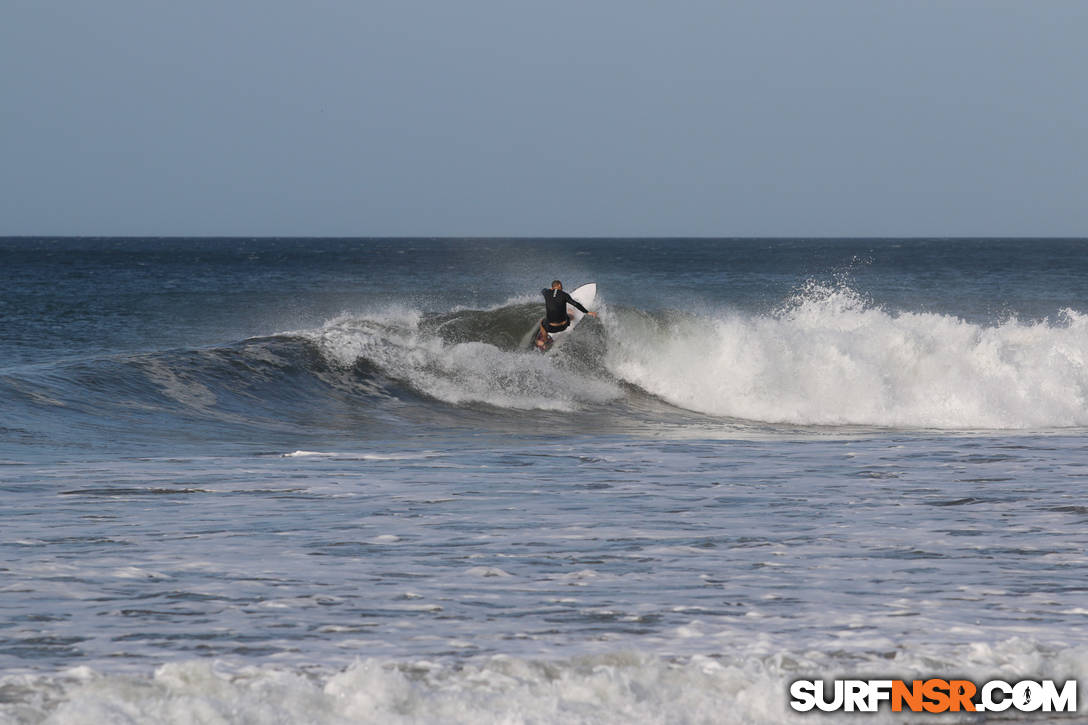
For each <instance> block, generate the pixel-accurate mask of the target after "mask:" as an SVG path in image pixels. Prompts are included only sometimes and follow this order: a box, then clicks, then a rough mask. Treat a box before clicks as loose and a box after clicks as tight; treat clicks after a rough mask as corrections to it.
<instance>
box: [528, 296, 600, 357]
mask: <svg viewBox="0 0 1088 725" xmlns="http://www.w3.org/2000/svg"><path fill="white" fill-rule="evenodd" d="M540 294H542V295H544V310H545V315H544V318H543V319H541V320H540V333H539V334H537V336H536V342H535V344H536V346H537V348H538V349H539V350H540V351H541V352H543V351H545V350H547V349H548V347H549V344H550V343H551V341H552V338H551V335H550V334H549V333H552V332H562V331H563V330H565V329H567V328H568V327H570V316H569V315H567V305H570V306H572V307H574V308H575V309H579V310H581V311H582V312H584V313H586V314H587V315H589V316H591V317H596V316H597V313H596V312H590V311H589V310H587V309H586V308H585V307H582V305H581V304H580V303H579V302H578V300H576V299H574V298H573V297H571V296H570V295H569V294H567V293H566V292H564V291H563V283H562V282H560V281H559V280H555V281H554V282H552V288H551V289H542V290H540Z"/></svg>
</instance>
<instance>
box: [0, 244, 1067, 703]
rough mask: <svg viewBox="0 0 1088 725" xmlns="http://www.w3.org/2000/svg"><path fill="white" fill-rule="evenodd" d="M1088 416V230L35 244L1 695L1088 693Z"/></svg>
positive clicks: (11, 296)
mask: <svg viewBox="0 0 1088 725" xmlns="http://www.w3.org/2000/svg"><path fill="white" fill-rule="evenodd" d="M556 278H558V279H561V280H562V281H563V282H564V285H565V286H566V287H567V289H573V288H575V287H577V286H578V285H581V284H583V283H587V282H596V283H597V285H598V297H597V301H596V311H598V312H599V313H600V315H599V318H598V319H586V320H585V321H583V322H582V323H581V324H579V326H578V327H577V328H576V329H575V330H573V332H572V333H571V334H570V335H568V336H567V338H566V339H564V340H563V341H562V344H561V345H557V346H556V347H555V348H554V349H553V350H552V351H551V352H549V353H548V354H546V355H541V354H538V353H536V352H533V351H532V350H531V349H530V346H529V344H528V340H529V336H530V335H531V331H532V330H533V328H534V326H535V324H536V322H537V320H539V318H540V317H541V315H542V313H543V304H542V299H541V295H540V290H541V288H543V287H545V286H547V285H548V284H549V283H550V282H551V280H552V279H556ZM1086 432H1088V240H1027V239H1018V240H1005V239H971V240H964V239H927V240H916V239H911V240H898V239H849V240H828V239H812V240H802V239H793V240H775V239H758V240H756V239H714V240H711V239H697V240H687V239H653V240H650V239H608V240H604V239H585V240H576V239H564V240H548V239H519V240H499V239H391V240H383V239H45V238H43V239H0V497H2V498H0V501H2V507H0V723H5V724H6V723H38V722H48V723H88V724H90V723H96V724H97V723H145V722H146V723H235V722H238V723H265V722H283V723H296V722H308V723H356V722H365V723H371V722H373V723H636V722H654V723H780V722H787V721H792V720H793V719H796V720H797V721H799V722H806V721H807V722H812V721H813V717H816V719H818V720H820V721H821V722H827V721H829V720H828V718H827V717H818V716H813V715H807V716H806V715H795V714H793V713H792V712H791V711H790V709H789V707H788V700H789V697H788V685H789V683H790V682H791V681H792V680H795V679H798V678H813V677H827V678H835V677H840V678H842V677H868V676H877V675H879V676H893V677H901V678H904V679H911V678H918V677H922V678H925V677H930V676H938V677H949V676H956V677H967V678H969V679H972V680H975V681H977V682H981V681H985V680H988V679H993V678H1000V679H1004V680H1008V681H1016V680H1020V679H1045V678H1051V679H1073V678H1079V679H1080V680H1081V681H1082V698H1081V703H1082V704H1081V712H1082V713H1083V712H1086V708H1085V705H1084V701H1085V700H1088V692H1085V691H1084V688H1083V683H1084V682H1088V502H1086V492H1088V438H1086V435H1085V434H1086ZM958 717H959V716H957V715H944V716H941V717H940V718H939V719H940V720H941V722H959V721H964V722H983V720H977V719H971V718H970V717H968V716H967V715H963V716H962V719H957V718H958ZM844 719H845V718H844ZM864 719H865V721H866V722H870V721H872V722H884V721H891V722H909V721H911V720H910V719H909V718H906V719H904V718H899V717H893V713H890V712H883V713H881V714H880V715H877V716H875V717H866V718H864ZM851 721H856V718H854V719H853V720H851ZM992 721H994V720H993V717H992V716H991V719H990V720H985V722H992ZM1030 721H1031V722H1045V721H1046V716H1042V715H1037V716H1035V717H1032V718H1031V719H1030Z"/></svg>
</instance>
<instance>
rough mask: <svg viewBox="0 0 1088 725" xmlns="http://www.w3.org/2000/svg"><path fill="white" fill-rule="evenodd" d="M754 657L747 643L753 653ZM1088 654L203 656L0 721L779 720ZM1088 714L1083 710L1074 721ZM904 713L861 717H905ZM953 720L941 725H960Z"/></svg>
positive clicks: (57, 686) (57, 682) (1012, 649)
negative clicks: (269, 661)
mask: <svg viewBox="0 0 1088 725" xmlns="http://www.w3.org/2000/svg"><path fill="white" fill-rule="evenodd" d="M755 649H758V648H755V647H754V648H753V650H755ZM1086 673H1088V656H1086V655H1085V654H1084V653H1083V652H1079V651H1077V650H1074V649H1064V650H1063V649H1058V650H1055V649H1052V648H1048V647H1044V646H1040V645H1038V644H1036V643H1032V642H1028V641H1023V640H1015V639H1014V640H1009V641H1006V642H1002V643H997V644H975V645H968V646H961V647H958V648H955V649H950V650H949V651H947V652H933V651H924V652H922V651H919V652H914V651H910V650H904V651H900V652H898V653H896V654H895V655H894V656H892V657H890V658H889V657H887V656H886V655H884V656H881V655H877V654H874V655H872V656H870V657H863V658H857V657H854V658H850V659H849V660H836V659H835V658H834V657H833V656H831V655H827V654H821V653H814V652H806V653H774V654H757V653H755V652H753V653H752V654H748V655H744V656H737V657H730V656H717V655H715V656H706V655H697V656H693V657H688V658H683V659H678V658H663V657H657V656H653V655H649V654H645V653H637V652H618V653H612V654H601V655H592V656H584V657H575V658H571V659H565V660H529V659H521V658H515V657H509V656H493V657H487V658H473V659H469V660H462V661H458V662H456V663H447V662H435V661H431V660H411V661H395V660H382V659H373V658H371V659H364V660H360V661H357V662H356V663H355V664H353V665H351V666H349V667H347V668H345V669H343V670H339V671H335V672H330V671H325V670H321V669H313V668H307V669H297V668H284V667H277V666H263V667H244V668H241V669H231V668H228V667H226V666H225V665H223V664H221V663H212V662H209V661H207V660H201V661H189V662H179V663H172V664H167V665H163V666H161V667H159V668H158V669H157V670H155V671H154V673H153V674H151V675H148V676H140V675H116V674H115V675H103V674H99V673H96V672H94V671H92V670H90V669H88V668H86V667H80V668H77V669H73V670H69V671H67V672H64V673H60V674H58V675H52V676H46V675H12V676H8V677H5V678H3V680H2V681H0V686H2V687H3V688H4V691H5V692H6V698H5V701H4V702H3V703H2V704H0V722H4V723H8V722H11V723H15V722H44V723H65V724H66V725H83V724H88V725H90V724H91V723H94V724H95V725H113V724H115V723H116V724H120V723H126V724H127V723H136V722H157V723H192V722H202V723H260V722H310V723H318V724H321V723H336V724H343V723H438V722H442V723H474V724H475V723H481V724H486V723H537V724H540V725H546V724H547V723H564V724H566V723H624V724H627V723H662V722H670V723H673V722H675V723H720V722H728V723H753V724H754V723H783V722H809V721H810V720H811V718H812V715H811V714H801V713H795V712H793V711H792V710H791V709H790V708H789V704H788V694H787V693H788V687H789V683H790V682H791V681H792V680H794V679H798V678H812V677H865V678H868V677H897V678H898V677H901V678H904V679H906V678H916V677H923V678H928V677H937V676H945V677H948V676H953V675H954V676H956V677H966V678H968V679H972V680H974V681H976V682H981V681H985V680H988V679H992V678H996V677H1000V678H1003V679H1005V680H1008V681H1017V680H1019V679H1029V678H1031V679H1043V678H1050V679H1056V680H1065V679H1071V678H1078V677H1080V678H1083V676H1084V675H1085V674H1086ZM1086 710H1088V707H1086V706H1085V704H1084V703H1083V702H1082V703H1081V707H1080V712H1081V713H1084V712H1085V711H1086ZM911 719H912V718H911V716H910V715H909V714H896V713H892V712H890V710H889V709H888V707H887V706H886V705H885V707H884V708H883V710H881V711H880V712H879V713H876V714H872V715H866V716H865V720H866V722H877V723H880V722H904V721H910V720H911ZM968 720H969V716H967V715H965V716H964V717H963V718H962V719H959V718H958V717H957V714H955V713H948V714H945V715H943V716H942V722H963V721H968Z"/></svg>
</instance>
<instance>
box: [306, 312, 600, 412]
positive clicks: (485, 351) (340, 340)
mask: <svg viewBox="0 0 1088 725" xmlns="http://www.w3.org/2000/svg"><path fill="white" fill-rule="evenodd" d="M419 323H420V317H419V315H418V314H414V313H409V312H405V311H396V312H392V313H386V314H380V315H370V316H367V317H341V318H338V319H336V320H332V321H330V322H329V323H328V324H326V325H325V326H324V327H322V328H321V329H320V330H317V331H311V332H308V333H304V334H305V335H306V336H308V337H309V338H310V339H313V340H314V341H315V342H316V343H317V344H318V345H319V346H320V347H321V349H322V350H323V352H324V354H325V355H326V356H328V357H329V358H330V359H332V360H334V361H336V362H337V363H339V364H341V365H344V366H350V365H354V364H355V363H356V362H359V361H365V362H367V363H370V364H371V365H374V366H376V367H377V368H379V369H380V370H381V371H382V372H383V373H385V374H386V375H388V376H389V377H391V378H394V379H397V380H403V381H405V382H406V383H408V384H409V385H411V386H412V387H413V388H414V389H416V390H418V391H420V392H422V393H425V394H427V395H430V396H432V397H434V398H437V399H439V400H442V401H444V402H447V403H452V404H455V405H456V404H465V403H486V404H488V405H493V406H496V407H501V408H513V409H519V410H533V409H536V410H573V409H575V408H577V407H579V406H580V405H582V404H588V403H602V402H605V401H608V400H611V399H614V398H616V397H619V396H620V395H621V391H620V389H619V387H618V386H616V385H614V384H613V383H610V382H607V381H603V380H597V379H593V378H589V377H586V376H583V375H576V374H573V373H571V372H570V371H569V370H566V369H564V368H563V367H561V366H559V365H557V364H556V363H555V361H554V359H553V358H548V357H544V356H541V355H534V354H529V353H527V352H510V351H505V350H500V349H499V348H497V347H495V346H494V345H490V344H487V343H483V342H464V343H448V342H445V341H443V340H442V339H440V338H439V337H437V336H435V335H427V334H424V333H423V332H421V331H420V329H419Z"/></svg>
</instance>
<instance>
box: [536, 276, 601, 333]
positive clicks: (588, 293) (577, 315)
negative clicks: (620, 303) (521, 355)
mask: <svg viewBox="0 0 1088 725" xmlns="http://www.w3.org/2000/svg"><path fill="white" fill-rule="evenodd" d="M570 296H571V297H573V298H574V299H575V300H577V301H578V302H579V303H580V304H581V305H582V307H585V308H586V309H587V310H592V309H593V307H594V305H595V303H596V302H597V283H596V282H590V283H589V284H584V285H582V286H581V287H579V288H578V289H576V290H574V291H573V292H571V293H570ZM567 316H568V317H570V327H568V328H567V329H565V330H563V331H562V332H553V333H551V336H552V340H553V344H554V343H556V342H559V341H560V340H562V339H563V338H564V337H566V336H567V335H569V334H570V331H571V330H573V329H574V328H575V327H577V326H578V323H579V322H581V321H582V318H583V317H585V314H584V313H583V312H582V311H581V310H579V309H577V308H575V307H571V306H570V305H567ZM539 329H540V328H539V326H537V328H536V330H539ZM535 337H536V332H535V331H534V332H533V338H534V339H535Z"/></svg>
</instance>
